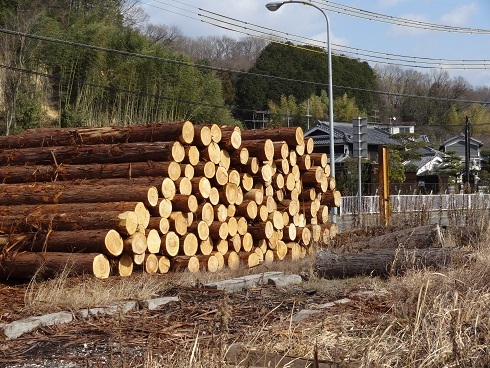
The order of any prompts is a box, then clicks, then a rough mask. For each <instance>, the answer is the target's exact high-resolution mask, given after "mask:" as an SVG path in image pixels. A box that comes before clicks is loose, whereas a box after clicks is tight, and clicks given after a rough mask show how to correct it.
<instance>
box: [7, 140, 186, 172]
mask: <svg viewBox="0 0 490 368" xmlns="http://www.w3.org/2000/svg"><path fill="white" fill-rule="evenodd" d="M184 157H185V151H184V147H183V146H182V144H181V143H179V142H137V143H118V144H98V145H81V146H57V147H35V148H19V149H4V150H2V155H0V165H55V166H56V167H58V166H60V165H62V164H71V165H82V164H94V163H98V164H109V163H111V164H115V163H128V162H145V161H176V162H181V161H182V160H183V159H184Z"/></svg>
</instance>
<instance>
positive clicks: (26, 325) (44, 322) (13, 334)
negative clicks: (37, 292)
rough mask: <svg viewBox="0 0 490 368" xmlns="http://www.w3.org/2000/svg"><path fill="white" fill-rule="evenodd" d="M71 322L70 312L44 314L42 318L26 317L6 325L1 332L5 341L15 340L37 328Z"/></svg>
mask: <svg viewBox="0 0 490 368" xmlns="http://www.w3.org/2000/svg"><path fill="white" fill-rule="evenodd" d="M71 321H73V315H72V314H71V313H70V312H57V313H50V314H45V315H43V316H35V317H28V318H25V319H21V320H19V321H14V322H11V323H8V324H6V325H5V326H4V328H3V332H4V334H5V336H6V337H7V339H9V340H10V339H15V338H17V337H20V336H22V335H23V334H25V333H26V332H30V331H33V330H34V329H36V328H38V327H39V326H52V325H57V324H63V323H68V322H71Z"/></svg>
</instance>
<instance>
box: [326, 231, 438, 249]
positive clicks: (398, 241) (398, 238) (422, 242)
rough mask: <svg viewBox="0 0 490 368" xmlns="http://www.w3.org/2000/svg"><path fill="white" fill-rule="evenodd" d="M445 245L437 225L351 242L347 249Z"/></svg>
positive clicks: (409, 247) (346, 234)
mask: <svg viewBox="0 0 490 368" xmlns="http://www.w3.org/2000/svg"><path fill="white" fill-rule="evenodd" d="M329 228H330V227H329ZM347 236H348V233H345V235H344V237H347ZM339 241H341V239H340V240H339ZM443 245H444V238H443V234H442V232H441V228H440V226H439V225H438V224H435V225H423V226H417V227H413V228H408V229H402V230H397V231H394V232H390V233H387V234H383V235H379V236H373V237H369V238H368V239H363V240H357V241H349V242H348V247H347V249H348V250H349V251H350V252H354V251H363V250H368V249H386V248H389V249H396V248H400V247H401V248H406V249H411V248H432V247H437V246H443Z"/></svg>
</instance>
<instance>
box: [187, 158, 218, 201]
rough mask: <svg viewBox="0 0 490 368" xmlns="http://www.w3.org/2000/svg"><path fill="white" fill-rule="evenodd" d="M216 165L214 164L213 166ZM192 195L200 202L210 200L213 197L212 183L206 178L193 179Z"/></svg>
mask: <svg viewBox="0 0 490 368" xmlns="http://www.w3.org/2000/svg"><path fill="white" fill-rule="evenodd" d="M213 165H214V164H213ZM191 184H192V193H194V195H195V196H196V198H197V199H199V200H201V201H202V200H205V199H208V198H209V196H210V195H211V182H210V181H209V179H208V178H206V177H196V178H192V179H191Z"/></svg>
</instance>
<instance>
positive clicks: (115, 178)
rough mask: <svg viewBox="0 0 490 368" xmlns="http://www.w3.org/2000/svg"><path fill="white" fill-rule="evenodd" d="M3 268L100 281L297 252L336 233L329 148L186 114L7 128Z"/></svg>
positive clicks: (281, 132) (276, 131)
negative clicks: (144, 120) (139, 121)
mask: <svg viewBox="0 0 490 368" xmlns="http://www.w3.org/2000/svg"><path fill="white" fill-rule="evenodd" d="M0 150H1V153H2V155H0V162H1V165H2V166H1V167H0V180H1V182H2V184H0V216H1V220H0V247H1V249H2V260H1V266H2V267H1V268H0V275H2V276H4V277H5V276H10V277H30V276H32V274H33V273H34V272H36V270H37V269H38V268H39V266H40V265H43V266H44V267H43V270H44V271H45V273H46V274H53V273H55V272H57V271H59V270H60V269H61V268H62V267H63V266H64V265H65V264H66V263H67V262H70V261H71V263H72V265H73V267H74V268H75V269H76V270H77V271H78V272H85V273H91V274H94V275H95V276H97V277H99V278H106V277H108V276H109V275H121V276H127V275H130V274H131V273H132V272H133V271H134V270H136V269H138V268H139V269H142V270H144V271H145V272H148V273H157V272H159V273H166V272H169V271H170V270H177V269H188V270H190V271H192V272H195V271H197V270H200V269H206V270H209V271H211V272H216V271H218V270H219V269H221V268H223V267H225V266H227V267H230V268H236V267H238V266H239V265H240V264H242V263H243V264H245V265H247V266H248V267H254V266H256V265H258V264H259V263H261V262H272V261H274V260H284V259H299V258H302V257H304V256H305V255H306V254H307V253H308V252H311V251H312V249H313V247H314V245H315V244H318V242H323V243H328V242H329V241H330V239H332V238H333V237H335V235H336V233H337V228H336V224H334V223H330V222H329V217H328V213H329V209H330V208H332V207H338V206H339V205H340V193H339V192H338V191H337V190H335V180H334V179H333V178H330V177H329V174H330V167H329V165H328V163H327V156H326V154H320V153H313V141H312V140H311V139H309V140H307V141H305V139H304V137H303V131H302V129H301V128H297V127H294V128H272V129H260V130H253V131H248V130H240V129H239V128H238V127H231V126H222V127H219V126H218V125H216V124H213V125H202V126H201V125H194V124H192V123H191V122H189V121H184V122H168V123H155V124H150V125H144V126H126V127H103V128H92V127H90V128H77V129H37V130H30V131H26V132H25V133H23V134H20V135H16V136H6V137H0Z"/></svg>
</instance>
